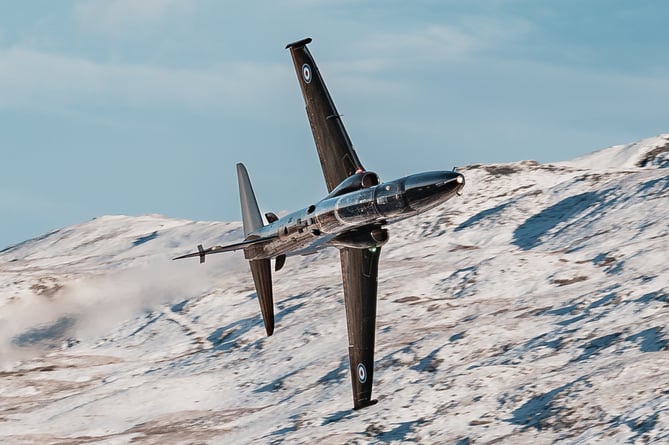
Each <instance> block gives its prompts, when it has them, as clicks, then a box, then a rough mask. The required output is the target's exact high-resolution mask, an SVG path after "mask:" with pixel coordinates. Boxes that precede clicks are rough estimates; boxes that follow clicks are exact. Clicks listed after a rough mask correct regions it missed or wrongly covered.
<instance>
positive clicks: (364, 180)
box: [326, 172, 381, 199]
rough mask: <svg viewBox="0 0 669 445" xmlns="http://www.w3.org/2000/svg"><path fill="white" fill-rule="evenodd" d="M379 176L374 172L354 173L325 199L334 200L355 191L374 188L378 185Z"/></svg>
mask: <svg viewBox="0 0 669 445" xmlns="http://www.w3.org/2000/svg"><path fill="white" fill-rule="evenodd" d="M380 182H381V181H380V180H379V175H377V174H376V173H374V172H360V173H355V174H353V175H351V176H349V177H348V178H346V179H344V180H343V181H342V182H341V183H340V184H339V185H338V186H337V187H335V188H334V189H332V191H331V192H330V194H329V195H328V196H326V199H327V198H334V197H335V196H340V195H345V194H346V193H350V192H355V191H356V190H360V189H364V188H369V187H374V186H375V185H379V183H380Z"/></svg>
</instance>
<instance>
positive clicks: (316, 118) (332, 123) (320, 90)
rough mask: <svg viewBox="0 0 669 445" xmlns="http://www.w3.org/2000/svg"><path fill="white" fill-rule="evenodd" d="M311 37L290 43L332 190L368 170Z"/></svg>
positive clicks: (319, 151) (310, 120) (329, 189)
mask: <svg viewBox="0 0 669 445" xmlns="http://www.w3.org/2000/svg"><path fill="white" fill-rule="evenodd" d="M310 42H311V39H304V40H300V41H298V42H294V43H289V44H288V45H287V46H286V48H289V49H290V55H291V57H292V58H293V64H294V65H295V71H296V72H297V80H298V81H299V83H300V88H301V89H302V96H303V97H304V103H305V105H306V109H307V117H308V118H309V124H310V125H311V132H312V133H313V135H314V142H315V143H316V149H317V150H318V157H319V158H320V161H321V167H322V169H323V175H324V176H325V183H326V185H327V188H328V192H331V191H332V189H334V188H335V187H336V186H337V185H339V183H341V182H342V181H343V180H344V179H346V178H348V177H349V176H351V175H352V174H354V173H355V172H356V171H358V170H364V167H363V166H362V163H361V162H360V159H358V155H357V153H356V152H355V150H354V149H353V144H352V143H351V140H350V139H349V137H348V134H347V133H346V128H344V123H343V122H342V120H341V116H340V115H339V113H338V112H337V108H335V104H334V102H333V101H332V98H331V97H330V93H329V92H328V89H327V87H326V86H325V82H324V81H323V77H321V73H320V71H319V70H318V67H317V66H316V62H315V61H314V59H313V57H312V56H311V53H310V52H309V50H308V49H307V46H306V45H307V44H308V43H310Z"/></svg>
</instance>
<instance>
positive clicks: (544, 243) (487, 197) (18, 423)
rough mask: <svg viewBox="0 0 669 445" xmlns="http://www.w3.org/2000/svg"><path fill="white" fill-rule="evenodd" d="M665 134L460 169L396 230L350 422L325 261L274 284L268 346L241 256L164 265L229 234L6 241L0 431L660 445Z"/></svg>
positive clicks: (225, 227) (48, 436)
mask: <svg viewBox="0 0 669 445" xmlns="http://www.w3.org/2000/svg"><path fill="white" fill-rule="evenodd" d="M668 138H669V136H668V135H661V136H658V137H655V138H648V139H644V140H643V141H639V142H636V143H633V144H627V145H620V146H614V147H610V148H609V149H604V150H602V151H599V152H595V153H593V154H590V155H586V156H584V157H580V158H577V159H576V160H573V161H565V162H561V163H555V164H538V163H536V162H533V161H521V162H517V163H506V164H476V165H472V166H467V167H463V168H462V169H459V171H461V172H462V173H463V174H464V175H465V177H466V178H467V186H466V187H465V189H464V194H463V196H462V197H460V198H456V199H454V200H452V201H449V202H447V203H446V204H445V205H443V206H441V207H439V208H437V209H435V210H432V211H430V212H428V213H426V214H424V215H419V216H418V217H416V218H414V219H411V220H407V221H404V222H401V223H398V224H396V225H393V226H391V227H390V241H389V243H388V245H387V246H386V247H384V252H383V254H382V256H381V263H380V275H379V305H378V317H377V333H378V334H377V341H376V345H377V353H376V365H375V377H376V382H375V389H374V391H375V397H377V398H378V399H379V404H378V405H376V406H375V407H373V408H369V409H365V410H362V411H359V412H354V411H352V410H351V409H350V407H351V401H350V394H349V392H350V388H349V382H348V378H349V377H348V365H347V360H346V343H347V342H346V328H345V321H344V308H343V298H342V296H341V283H340V276H339V273H340V272H339V262H338V261H337V252H336V250H334V249H332V250H328V251H324V252H323V253H319V254H317V255H313V256H308V257H291V258H289V259H288V262H287V263H286V266H285V268H284V270H282V271H281V272H279V273H277V274H276V276H275V295H276V311H277V317H276V318H277V330H276V333H275V335H274V336H272V337H270V338H267V337H265V336H264V333H263V328H262V320H261V318H260V314H259V310H258V309H259V308H258V304H257V302H256V299H255V293H254V290H253V285H252V280H251V277H250V273H249V272H248V270H247V269H248V267H247V265H246V264H245V263H244V261H243V258H242V255H241V254H239V253H235V254H229V255H219V256H217V257H212V258H211V259H210V260H208V261H207V263H206V264H205V265H203V266H200V265H199V264H197V261H193V262H187V261H186V262H171V261H170V260H169V258H171V257H173V256H176V255H178V254H181V253H183V252H185V251H189V250H192V248H193V246H195V245H196V244H198V243H200V242H202V243H205V244H207V245H211V244H218V243H225V242H231V241H236V240H238V239H241V237H242V234H241V224H240V223H239V222H191V221H186V220H182V219H170V218H165V217H162V216H158V215H146V216H141V217H123V216H108V217H101V218H97V219H95V220H92V221H88V222H85V223H82V224H80V225H77V226H72V227H68V228H63V229H60V230H57V231H54V232H51V233H50V234H47V235H45V236H43V237H38V238H35V239H33V240H29V241H26V242H24V243H20V244H18V245H16V246H12V247H9V248H7V249H5V250H3V251H2V252H0V296H1V297H2V300H1V301H0V314H1V315H0V333H1V334H2V335H0V339H2V342H0V372H1V373H2V375H3V383H2V384H0V407H1V408H0V437H3V440H4V441H7V442H9V443H12V442H17V443H44V442H53V443H57V442H68V443H126V442H128V441H131V440H132V441H134V442H137V443H165V442H171V443H190V442H193V441H200V442H204V443H230V442H259V443H282V442H285V443H302V442H312V441H313V440H314V439H316V440H322V441H325V442H326V443H341V442H357V443H369V442H382V443H400V442H406V441H417V442H420V443H444V442H450V443H462V444H464V443H480V442H482V443H488V442H493V441H494V442H500V443H528V442H537V441H539V442H540V443H552V442H561V441H568V442H572V443H589V442H591V441H613V442H620V441H632V442H634V441H652V440H658V441H659V440H666V438H667V436H668V435H669V417H668V415H667V411H668V409H669V396H668V395H667V393H666V391H665V389H664V388H666V387H667V386H668V385H667V384H668V383H669V377H666V376H665V375H664V372H663V370H664V369H666V366H667V364H669V363H668V362H669V358H668V357H666V350H667V345H668V343H669V337H668V336H667V334H666V326H667V322H668V321H669V310H668V307H667V305H668V304H669V280H668V279H667V276H668V275H667V272H668V271H667V265H666V244H667V234H668V233H669V226H668V225H667V223H666V215H667V214H669V201H668V200H667V196H668V195H669V176H668V175H667V170H665V168H666V167H667V166H668V165H667V162H666V159H667V158H666V155H667V151H666V150H665V148H666V143H667V141H668ZM663 141H664V142H663ZM607 150H608V151H607ZM609 158H611V159H615V162H619V163H620V165H619V166H618V167H612V166H611V163H609V162H608V161H607V162H604V161H605V160H606V159H609ZM642 161H644V163H643V165H641V164H642ZM119 406H122V407H123V411H122V414H121V413H119V412H118V407H119Z"/></svg>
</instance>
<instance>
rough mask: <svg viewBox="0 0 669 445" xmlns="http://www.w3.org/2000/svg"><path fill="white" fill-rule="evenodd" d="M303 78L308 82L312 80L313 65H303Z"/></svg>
mask: <svg viewBox="0 0 669 445" xmlns="http://www.w3.org/2000/svg"><path fill="white" fill-rule="evenodd" d="M302 79H304V81H305V82H306V83H309V82H311V67H310V66H309V65H308V64H306V63H305V64H304V65H302Z"/></svg>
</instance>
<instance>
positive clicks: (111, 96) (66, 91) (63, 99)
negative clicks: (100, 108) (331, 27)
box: [0, 48, 291, 112]
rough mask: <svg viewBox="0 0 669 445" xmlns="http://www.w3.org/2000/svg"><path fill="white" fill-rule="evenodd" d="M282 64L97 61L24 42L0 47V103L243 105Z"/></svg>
mask: <svg viewBox="0 0 669 445" xmlns="http://www.w3.org/2000/svg"><path fill="white" fill-rule="evenodd" d="M290 74H291V73H290V71H288V70H286V69H284V67H280V66H274V65H261V64H254V63H248V62H229V63H225V64H222V65H219V66H215V67H211V68H206V69H197V70H196V69H171V68H165V67H159V66H151V65H132V64H120V63H100V62H95V61H91V60H87V59H84V58H79V57H72V56H65V55H59V54H51V53H45V52H40V51H35V50H31V49H25V48H10V49H8V50H0V107H2V108H21V109H25V108H32V109H54V108H59V107H65V108H67V107H70V106H78V105H100V104H103V105H118V104H121V105H124V106H130V107H140V108H142V107H148V108H152V107H160V106H166V105H167V106H175V107H184V108H186V109H191V110H192V109H211V108H215V109H226V108H229V109H231V110H235V111H242V112H243V111H244V110H246V109H249V108H252V107H257V106H258V103H259V101H261V100H264V99H266V98H267V95H269V94H272V92H273V91H274V90H276V89H277V87H276V85H277V82H279V81H281V80H279V79H284V78H285V76H288V75H290Z"/></svg>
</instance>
